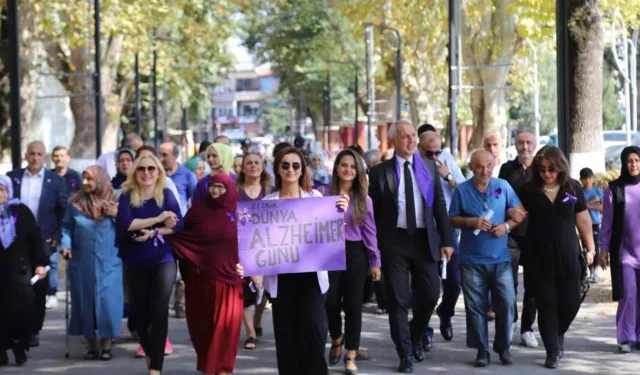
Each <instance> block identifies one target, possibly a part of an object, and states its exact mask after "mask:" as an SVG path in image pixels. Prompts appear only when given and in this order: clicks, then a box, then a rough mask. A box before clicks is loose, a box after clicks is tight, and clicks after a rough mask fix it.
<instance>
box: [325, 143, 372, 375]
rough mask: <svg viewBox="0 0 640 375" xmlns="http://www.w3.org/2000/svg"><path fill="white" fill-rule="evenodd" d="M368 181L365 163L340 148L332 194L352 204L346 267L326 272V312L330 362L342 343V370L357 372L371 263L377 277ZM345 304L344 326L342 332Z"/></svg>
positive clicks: (347, 217) (348, 216) (337, 357)
mask: <svg viewBox="0 0 640 375" xmlns="http://www.w3.org/2000/svg"><path fill="white" fill-rule="evenodd" d="M368 191H369V184H368V182H367V174H366V173H365V170H364V163H363V161H362V159H361V158H360V156H358V155H356V152H355V151H353V150H351V149H346V150H343V151H341V152H340V153H339V154H338V156H337V157H336V161H335V164H334V165H333V176H332V178H331V195H348V196H349V197H350V200H349V201H350V202H351V204H350V205H349V208H348V209H347V212H346V213H345V223H346V225H345V227H344V236H345V239H346V254H347V269H346V270H345V271H331V272H329V282H330V286H329V293H328V300H327V314H328V317H329V332H330V334H331V340H332V342H331V352H330V353H329V364H330V365H335V364H336V363H338V361H340V357H341V355H342V347H343V346H344V347H346V348H347V353H346V354H345V356H344V366H345V374H347V375H352V374H356V373H357V371H358V368H357V367H356V363H355V360H356V355H357V351H358V349H359V347H360V331H361V330H362V296H363V294H364V286H365V281H366V279H367V274H368V273H369V267H371V275H372V277H373V281H379V280H380V251H379V250H378V240H377V239H376V224H375V221H374V219H373V203H372V202H371V198H369V195H368ZM343 308H344V313H345V318H344V320H345V328H344V335H343V334H342V315H341V311H342V309H343Z"/></svg>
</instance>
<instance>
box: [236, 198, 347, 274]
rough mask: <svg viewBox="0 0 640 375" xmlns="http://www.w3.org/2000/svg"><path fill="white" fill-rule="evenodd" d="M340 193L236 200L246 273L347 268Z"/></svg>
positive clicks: (243, 264)
mask: <svg viewBox="0 0 640 375" xmlns="http://www.w3.org/2000/svg"><path fill="white" fill-rule="evenodd" d="M338 199H339V197H335V196H334V197H323V198H306V199H281V200H261V201H247V202H238V208H237V211H236V218H237V221H238V245H239V246H238V249H239V252H240V264H242V266H243V267H244V275H245V277H247V276H256V275H277V274H282V273H302V272H317V271H341V270H345V269H346V256H345V241H344V214H343V213H341V212H339V211H338V209H337V208H336V201H337V200H338Z"/></svg>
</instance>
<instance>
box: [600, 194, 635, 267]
mask: <svg viewBox="0 0 640 375" xmlns="http://www.w3.org/2000/svg"><path fill="white" fill-rule="evenodd" d="M624 200H625V210H624V229H623V230H622V243H621V246H620V256H621V259H622V264H623V265H624V264H626V265H629V266H631V267H633V268H635V269H640V231H638V228H639V227H640V209H638V208H640V184H636V185H627V186H625V188H624ZM612 233H613V195H612V194H611V191H610V190H609V189H607V190H606V191H605V192H604V202H603V207H602V225H601V227H600V249H601V251H602V252H609V250H611V249H610V248H609V247H610V244H611V235H612Z"/></svg>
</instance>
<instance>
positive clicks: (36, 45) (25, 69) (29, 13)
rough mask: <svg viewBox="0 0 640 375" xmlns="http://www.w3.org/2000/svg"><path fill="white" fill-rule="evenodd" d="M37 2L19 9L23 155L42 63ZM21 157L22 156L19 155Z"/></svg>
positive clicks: (30, 1)
mask: <svg viewBox="0 0 640 375" xmlns="http://www.w3.org/2000/svg"><path fill="white" fill-rule="evenodd" d="M37 1H38V0H22V1H20V2H19V4H18V5H19V7H20V8H19V9H20V69H21V70H20V136H21V138H22V139H21V141H20V145H21V146H20V147H21V150H22V151H23V153H24V152H25V151H26V150H27V144H28V143H29V142H31V141H33V140H34V139H32V123H31V120H32V118H33V111H34V109H35V108H36V100H37V99H36V94H37V90H38V73H37V66H38V62H40V61H43V57H44V46H43V44H42V43H41V41H40V40H39V39H38V37H37V34H36V32H37V31H36V24H37V20H36V16H35V15H36V14H37V12H36V11H35V9H34V6H35V3H36V2H37ZM20 156H22V155H20Z"/></svg>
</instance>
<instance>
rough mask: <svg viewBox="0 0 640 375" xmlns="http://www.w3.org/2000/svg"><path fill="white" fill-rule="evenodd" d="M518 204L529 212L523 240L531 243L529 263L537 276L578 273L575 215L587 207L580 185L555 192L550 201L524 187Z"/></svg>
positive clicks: (566, 276)
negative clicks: (554, 196) (553, 197)
mask: <svg viewBox="0 0 640 375" xmlns="http://www.w3.org/2000/svg"><path fill="white" fill-rule="evenodd" d="M521 200H522V204H523V205H524V207H525V209H526V210H527V212H528V213H529V215H528V219H529V221H528V224H527V234H526V240H527V242H528V243H529V244H530V245H531V249H532V251H531V252H532V254H531V255H532V256H531V258H532V259H531V266H532V267H533V269H534V270H535V271H536V273H537V274H538V275H540V276H548V277H559V278H574V277H579V276H580V271H581V270H580V260H579V259H580V258H579V257H580V243H579V241H578V236H577V234H576V221H575V215H576V214H577V213H580V212H582V211H586V210H587V206H586V202H585V200H584V193H583V191H582V188H581V187H580V186H579V185H578V184H577V183H574V184H573V186H572V189H571V191H563V190H562V189H561V190H560V191H559V192H558V195H557V197H556V200H555V202H554V203H552V202H551V201H550V200H549V198H547V196H546V195H545V194H544V193H543V192H541V191H533V190H531V189H528V188H526V189H524V192H523V193H522V196H521Z"/></svg>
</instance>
